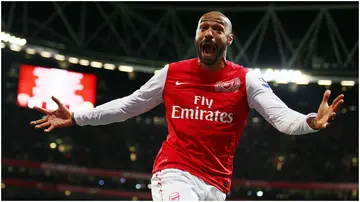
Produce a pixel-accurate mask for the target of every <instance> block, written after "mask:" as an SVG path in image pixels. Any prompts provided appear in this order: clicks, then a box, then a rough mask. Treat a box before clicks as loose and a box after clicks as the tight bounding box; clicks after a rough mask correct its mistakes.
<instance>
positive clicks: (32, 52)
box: [25, 48, 36, 55]
mask: <svg viewBox="0 0 360 202" xmlns="http://www.w3.org/2000/svg"><path fill="white" fill-rule="evenodd" d="M25 52H26V53H27V54H29V55H35V53H36V50H35V49H33V48H26V49H25Z"/></svg>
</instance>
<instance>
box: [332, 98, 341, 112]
mask: <svg viewBox="0 0 360 202" xmlns="http://www.w3.org/2000/svg"><path fill="white" fill-rule="evenodd" d="M343 103H344V100H343V99H341V100H339V101H338V102H337V103H335V104H334V105H333V106H332V109H333V111H334V112H336V111H337V110H338V109H339V107H340V105H341V104H343Z"/></svg>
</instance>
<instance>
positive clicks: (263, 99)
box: [246, 72, 317, 135]
mask: <svg viewBox="0 0 360 202" xmlns="http://www.w3.org/2000/svg"><path fill="white" fill-rule="evenodd" d="M246 91H247V97H248V103H249V107H250V108H254V109H255V110H256V111H257V112H259V114H261V116H262V117H264V118H265V119H266V121H268V122H269V123H270V124H271V125H272V126H273V127H275V128H276V129H277V130H279V131H280V132H282V133H285V134H289V135H301V134H307V133H313V132H317V130H314V129H312V128H311V127H310V126H309V124H308V123H307V119H309V118H314V117H316V113H310V114H308V115H304V114H301V113H299V112H297V111H294V110H292V109H290V108H289V107H288V106H287V105H286V104H285V103H284V102H283V101H281V99H280V98H279V97H277V96H276V95H275V94H274V92H273V91H272V90H271V88H270V86H269V84H267V82H266V81H265V80H264V79H262V78H261V75H258V74H256V73H255V72H248V73H247V75H246Z"/></svg>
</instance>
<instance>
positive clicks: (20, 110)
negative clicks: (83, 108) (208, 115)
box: [1, 2, 359, 200]
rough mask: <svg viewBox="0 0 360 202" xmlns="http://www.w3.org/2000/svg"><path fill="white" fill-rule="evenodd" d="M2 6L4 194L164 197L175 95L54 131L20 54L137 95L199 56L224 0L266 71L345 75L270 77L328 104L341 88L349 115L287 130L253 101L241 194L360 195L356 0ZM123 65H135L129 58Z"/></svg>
mask: <svg viewBox="0 0 360 202" xmlns="http://www.w3.org/2000/svg"><path fill="white" fill-rule="evenodd" d="M1 5H2V10H1V17H2V23H1V30H2V33H1V79H2V87H1V90H2V94H1V96H2V99H1V100H2V105H1V111H2V114H1V117H2V122H1V124H2V131H1V133H2V137H1V152H2V165H1V169H2V173H1V174H2V175H1V177H2V184H1V185H2V191H1V194H2V200H16V199H19V200H34V199H37V200H77V199H83V200H151V195H150V188H151V187H149V186H148V184H149V179H150V172H151V170H152V165H153V161H154V158H155V156H156V154H157V152H158V150H159V148H160V147H161V144H162V142H163V141H164V140H165V139H166V136H167V127H166V121H165V118H164V116H165V110H164V106H163V105H160V106H158V107H156V108H155V109H153V110H151V111H149V112H147V113H145V114H142V115H140V116H137V117H134V118H132V119H130V120H128V121H126V122H123V123H115V124H111V125H106V126H99V127H90V126H89V127H77V126H76V127H72V128H66V129H58V130H55V131H53V132H51V133H48V134H47V133H44V132H42V131H40V130H35V129H34V128H32V127H31V126H30V125H29V122H30V121H31V120H34V119H38V118H41V116H42V115H41V114H40V113H38V112H36V111H33V110H32V109H29V108H27V107H20V106H19V105H18V104H17V100H18V82H19V71H20V66H21V65H22V64H28V65H34V66H40V67H47V68H56V69H65V70H70V71H76V72H81V73H90V74H94V75H96V77H97V81H96V82H97V83H96V100H95V106H97V105H100V104H102V103H105V102H107V101H110V100H112V99H115V98H120V97H124V96H126V95H129V94H130V93H132V92H133V91H135V90H136V89H137V88H139V87H140V86H141V85H142V84H144V82H146V81H147V80H148V79H149V78H151V76H152V75H153V74H154V70H157V69H160V68H162V67H163V66H164V65H165V64H167V63H170V62H172V61H177V60H182V59H186V58H191V57H195V56H196V53H195V51H194V50H195V48H194V45H193V41H194V36H195V30H196V26H197V22H198V19H199V18H200V16H201V15H202V14H203V13H205V12H207V11H211V10H219V11H222V12H224V13H225V15H227V16H228V17H229V18H230V19H231V20H232V22H233V29H234V34H235V42H234V44H232V45H231V47H230V49H229V53H228V59H229V60H231V61H235V62H237V63H239V64H242V65H244V66H247V67H251V68H259V69H260V70H261V72H263V71H264V72H265V70H267V69H269V68H271V69H272V70H276V69H278V70H281V69H287V70H290V69H294V70H300V71H302V72H305V73H307V74H309V75H312V76H314V78H320V79H328V80H331V81H332V83H331V84H322V85H319V84H321V83H318V81H314V82H310V83H308V84H306V85H300V84H294V83H291V82H290V83H281V82H276V81H269V84H270V85H271V87H272V89H273V91H274V92H275V93H276V94H277V95H278V96H279V97H280V98H281V99H282V100H283V101H284V102H285V103H286V104H287V105H288V106H289V107H291V108H293V109H295V110H297V111H299V112H302V113H309V112H315V111H316V110H317V108H318V105H319V103H320V101H321V99H322V95H323V92H324V91H325V89H331V90H332V97H331V100H332V99H333V98H334V96H335V95H338V94H340V93H344V94H345V103H344V105H343V107H342V108H341V110H340V111H339V112H338V113H337V119H336V121H334V122H333V123H332V124H331V125H330V127H329V128H327V129H325V130H322V131H320V132H318V133H316V134H309V135H302V136H287V135H284V134H281V133H280V132H278V131H277V130H276V129H274V128H273V127H272V126H270V125H269V124H268V123H267V122H266V121H265V120H264V119H263V118H262V117H261V116H260V115H259V114H258V113H257V112H256V111H254V110H253V111H251V113H250V116H249V120H248V124H247V126H246V129H245V132H244V134H243V135H242V137H241V139H240V143H239V146H238V149H237V151H236V153H235V161H234V175H233V179H234V182H233V186H232V189H231V192H230V193H229V195H228V200H358V199H359V194H358V180H359V178H358V169H359V167H358V165H359V163H358V156H359V153H358V142H359V140H358V137H359V133H358V132H359V129H358V127H359V119H358V114H359V111H358V110H359V109H358V107H359V105H358V90H359V86H358V71H359V66H358V65H359V63H358V54H359V53H358V23H359V22H358V4H357V3H356V2H353V3H346V2H332V3H326V4H325V3H295V2H292V3H271V4H270V3H241V2H227V3H208V2H202V3H190V2H186V3H185V2H182V3H160V2H158V3H146V2H142V3H136V2H127V3H122V2H101V3H96V2H1ZM6 33H7V34H10V35H11V36H16V37H19V39H26V44H24V43H23V42H24V40H12V41H11V40H10V39H9V37H8V38H6V36H5V35H6ZM4 36H5V37H4ZM16 44H17V45H16ZM61 56H63V57H61ZM69 56H72V57H74V58H77V59H83V60H82V61H83V63H82V64H76V63H78V62H79V61H76V60H74V61H72V62H70V61H69ZM85 60H88V61H98V62H99V63H100V67H94V66H97V65H96V64H95V63H91V64H87V63H86V61H85ZM80 63H81V62H80ZM105 63H108V64H114V65H115V67H114V66H113V65H107V68H104V66H105V65H104V64H105ZM119 65H126V66H127V67H131V68H130V70H129V68H128V69H126V68H125V69H122V70H123V71H119V70H118V68H117V67H118V66H119ZM114 68H115V69H114ZM112 69H113V70H112ZM342 80H351V81H355V84H354V85H348V86H346V85H343V84H342V83H341V81H342ZM325 83H326V82H325Z"/></svg>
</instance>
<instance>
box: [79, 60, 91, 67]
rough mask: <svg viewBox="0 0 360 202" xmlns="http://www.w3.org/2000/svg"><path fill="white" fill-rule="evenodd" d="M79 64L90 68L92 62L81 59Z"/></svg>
mask: <svg viewBox="0 0 360 202" xmlns="http://www.w3.org/2000/svg"><path fill="white" fill-rule="evenodd" d="M79 64H80V65H82V66H89V64H90V62H89V60H85V59H81V60H80V61H79Z"/></svg>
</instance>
